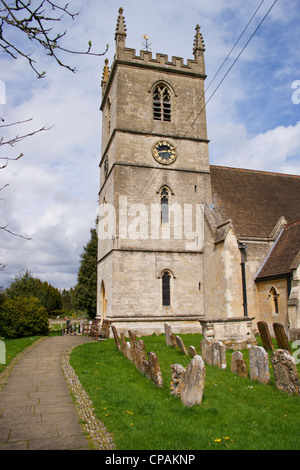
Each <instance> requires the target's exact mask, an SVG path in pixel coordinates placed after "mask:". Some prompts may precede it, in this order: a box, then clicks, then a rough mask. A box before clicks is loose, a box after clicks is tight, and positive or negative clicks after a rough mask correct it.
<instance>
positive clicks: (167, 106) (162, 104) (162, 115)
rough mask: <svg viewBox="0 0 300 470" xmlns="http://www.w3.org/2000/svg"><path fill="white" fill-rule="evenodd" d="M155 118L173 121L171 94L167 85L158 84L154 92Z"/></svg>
mask: <svg viewBox="0 0 300 470" xmlns="http://www.w3.org/2000/svg"><path fill="white" fill-rule="evenodd" d="M153 119H155V120H156V121H166V122H170V121H171V95H170V91H169V89H168V87H167V86H166V85H163V84H160V85H157V86H156V87H155V89H154V92H153Z"/></svg>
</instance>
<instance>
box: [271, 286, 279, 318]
mask: <svg viewBox="0 0 300 470" xmlns="http://www.w3.org/2000/svg"><path fill="white" fill-rule="evenodd" d="M270 297H271V302H272V310H273V314H276V315H278V313H279V305H278V297H279V294H278V293H277V290H276V289H275V287H272V288H271V290H270Z"/></svg>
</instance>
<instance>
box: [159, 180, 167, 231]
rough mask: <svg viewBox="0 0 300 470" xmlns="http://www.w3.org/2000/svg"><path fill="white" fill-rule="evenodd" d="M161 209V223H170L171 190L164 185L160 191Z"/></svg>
mask: <svg viewBox="0 0 300 470" xmlns="http://www.w3.org/2000/svg"><path fill="white" fill-rule="evenodd" d="M160 210H161V223H162V224H167V223H169V190H168V189H167V188H166V187H163V188H162V190H161V191H160Z"/></svg>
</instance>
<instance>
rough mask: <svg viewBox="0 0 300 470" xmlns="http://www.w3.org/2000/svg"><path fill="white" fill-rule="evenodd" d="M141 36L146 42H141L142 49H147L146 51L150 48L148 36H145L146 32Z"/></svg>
mask: <svg viewBox="0 0 300 470" xmlns="http://www.w3.org/2000/svg"><path fill="white" fill-rule="evenodd" d="M143 38H144V39H145V41H146V44H143V43H142V45H143V46H144V51H147V52H148V51H151V49H150V46H151V43H150V44H149V43H148V40H149V36H147V34H144V36H143Z"/></svg>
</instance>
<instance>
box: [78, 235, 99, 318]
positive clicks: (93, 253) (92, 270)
mask: <svg viewBox="0 0 300 470" xmlns="http://www.w3.org/2000/svg"><path fill="white" fill-rule="evenodd" d="M90 234H91V238H90V240H89V242H88V243H87V244H86V246H85V247H84V249H83V252H82V254H81V256H80V257H81V262H80V267H79V271H78V275H77V284H76V286H75V287H74V298H75V303H76V307H77V308H79V309H82V310H85V311H86V312H87V314H88V315H89V316H90V317H91V318H95V316H96V313H97V251H98V237H97V231H96V229H95V228H94V229H91V230H90Z"/></svg>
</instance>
